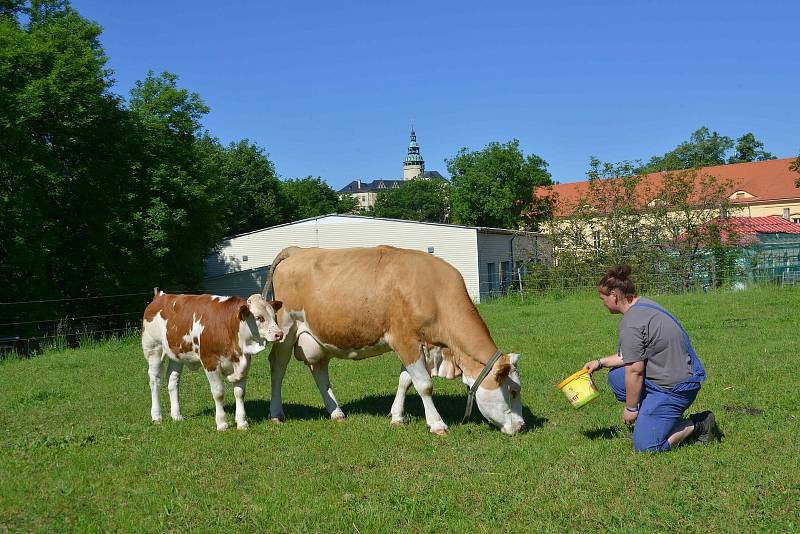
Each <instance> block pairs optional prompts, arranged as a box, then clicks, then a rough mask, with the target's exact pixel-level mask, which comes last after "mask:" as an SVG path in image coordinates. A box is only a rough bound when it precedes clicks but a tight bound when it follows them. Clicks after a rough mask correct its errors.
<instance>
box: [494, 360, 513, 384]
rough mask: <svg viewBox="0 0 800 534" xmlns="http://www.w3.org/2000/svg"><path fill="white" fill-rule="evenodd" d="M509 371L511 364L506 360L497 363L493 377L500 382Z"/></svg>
mask: <svg viewBox="0 0 800 534" xmlns="http://www.w3.org/2000/svg"><path fill="white" fill-rule="evenodd" d="M509 373H511V364H510V363H508V362H504V363H498V364H497V371H495V372H494V378H495V380H497V383H498V384H502V383H503V381H504V380H505V379H506V378H508V375H509Z"/></svg>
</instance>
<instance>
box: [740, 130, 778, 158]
mask: <svg viewBox="0 0 800 534" xmlns="http://www.w3.org/2000/svg"><path fill="white" fill-rule="evenodd" d="M768 159H775V156H773V155H772V154H770V153H769V152H766V151H765V150H764V143H762V142H761V141H759V140H758V139H756V136H755V135H753V134H752V133H751V132H748V133H746V134H744V135H743V136H741V137H740V138H739V139H737V140H736V149H735V152H734V154H733V155H732V156H731V157H730V158H728V163H745V162H748V161H766V160H768Z"/></svg>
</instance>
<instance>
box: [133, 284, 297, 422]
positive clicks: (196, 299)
mask: <svg viewBox="0 0 800 534" xmlns="http://www.w3.org/2000/svg"><path fill="white" fill-rule="evenodd" d="M280 307H281V303H280V302H268V301H265V300H264V298H263V297H262V296H261V295H253V296H251V297H250V298H248V299H247V300H244V299H241V298H238V297H218V296H213V295H168V294H166V293H164V292H163V291H162V292H158V291H156V294H155V296H154V297H153V300H152V302H150V304H149V305H148V306H147V308H146V309H145V311H144V317H143V321H142V350H143V351H144V357H145V359H146V360H147V363H148V366H149V369H148V373H149V375H150V393H151V398H152V406H151V410H150V415H151V417H152V418H153V421H154V422H156V423H160V422H161V402H160V391H159V390H160V386H161V372H162V370H163V367H164V365H163V364H164V361H165V360H167V359H168V360H169V366H168V368H167V389H168V390H169V401H170V414H171V415H172V419H174V420H175V421H179V420H181V419H183V417H182V416H181V410H180V405H179V404H178V387H179V385H180V378H181V371H182V370H183V365H184V364H186V365H188V366H189V368H190V369H197V368H198V367H200V366H201V365H202V366H203V369H204V370H205V372H206V376H207V377H208V383H209V384H210V385H211V395H212V396H213V397H214V403H215V404H216V422H217V430H225V429H227V428H228V421H227V418H226V417H225V410H224V408H223V405H222V401H223V399H224V397H225V385H224V382H223V380H222V377H223V376H226V377H227V378H228V380H229V381H230V382H231V383H233V394H234V396H235V397H236V426H237V428H240V429H246V428H247V419H246V418H245V412H244V392H245V382H246V381H247V372H248V370H249V369H250V363H251V360H252V356H253V355H254V354H256V353H258V352H261V351H262V350H264V348H266V346H267V342H269V341H281V340H282V339H283V332H282V331H281V329H280V328H279V327H278V324H277V323H276V322H275V312H276V311H277V310H279V309H280Z"/></svg>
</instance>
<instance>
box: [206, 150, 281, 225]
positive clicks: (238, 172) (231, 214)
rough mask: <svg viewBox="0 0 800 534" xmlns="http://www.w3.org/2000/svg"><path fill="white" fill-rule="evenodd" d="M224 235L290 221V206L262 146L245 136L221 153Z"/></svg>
mask: <svg viewBox="0 0 800 534" xmlns="http://www.w3.org/2000/svg"><path fill="white" fill-rule="evenodd" d="M222 160H223V162H222V170H221V179H222V182H223V188H224V191H225V193H224V196H225V202H224V204H225V205H224V207H223V211H224V216H223V221H224V222H223V226H224V233H225V235H234V234H240V233H242V232H250V231H252V230H258V229H260V228H266V227H268V226H274V225H276V224H282V223H284V222H286V221H288V220H289V218H290V213H291V208H290V206H289V201H288V199H287V197H286V195H285V194H284V191H283V189H282V187H281V182H280V180H279V179H278V177H277V173H276V172H275V165H274V164H273V163H272V161H270V160H269V157H268V155H267V154H266V153H265V152H264V150H263V149H262V148H260V147H259V146H257V145H256V144H254V143H251V142H250V141H249V140H247V139H243V140H241V141H238V142H235V143H231V144H230V145H228V147H227V148H226V149H225V150H224V152H223V157H222Z"/></svg>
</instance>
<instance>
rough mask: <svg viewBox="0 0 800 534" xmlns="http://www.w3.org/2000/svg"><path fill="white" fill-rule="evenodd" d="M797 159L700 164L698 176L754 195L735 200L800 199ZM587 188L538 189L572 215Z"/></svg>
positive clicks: (650, 177)
mask: <svg viewBox="0 0 800 534" xmlns="http://www.w3.org/2000/svg"><path fill="white" fill-rule="evenodd" d="M794 161H795V158H783V159H773V160H768V161H755V162H751V163H731V164H729V165H714V166H712V167H701V168H700V169H699V172H698V173H697V175H696V176H697V180H700V179H701V178H702V177H703V176H706V177H708V176H713V177H714V178H716V179H717V180H718V181H719V182H727V181H729V180H730V182H731V184H732V185H731V189H730V191H729V194H730V195H732V194H733V193H736V192H737V191H744V192H745V193H747V194H749V195H751V196H746V197H745V198H738V199H737V198H734V199H732V202H733V203H742V204H748V203H752V202H760V201H769V200H781V199H800V189H798V188H796V187H795V186H794V183H795V181H796V180H797V179H798V178H800V174H798V173H796V172H795V171H792V170H791V169H790V168H789V167H790V166H791V164H792V163H793V162H794ZM675 172H680V171H675ZM665 174H667V173H665V172H656V173H651V174H645V175H643V176H642V183H647V184H650V185H651V186H654V187H658V186H659V185H660V184H661V183H662V181H663V179H664V175H665ZM588 191H589V182H588V181H583V182H573V183H568V184H557V185H553V186H550V187H547V188H539V189H537V191H536V195H537V196H539V197H547V196H550V195H551V194H556V195H557V197H556V198H557V204H556V215H558V216H565V215H569V214H570V208H571V207H573V206H575V205H577V202H578V200H579V199H580V198H581V197H583V196H585V195H586V194H587V193H588ZM790 224H791V223H790Z"/></svg>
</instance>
